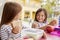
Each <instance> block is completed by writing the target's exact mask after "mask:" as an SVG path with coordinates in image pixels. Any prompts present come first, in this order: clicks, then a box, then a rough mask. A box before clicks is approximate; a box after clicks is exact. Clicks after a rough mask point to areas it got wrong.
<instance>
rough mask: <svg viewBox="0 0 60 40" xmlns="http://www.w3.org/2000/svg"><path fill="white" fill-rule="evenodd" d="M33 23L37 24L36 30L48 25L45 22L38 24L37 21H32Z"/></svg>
mask: <svg viewBox="0 0 60 40" xmlns="http://www.w3.org/2000/svg"><path fill="white" fill-rule="evenodd" d="M33 23H37V24H38V26H37V27H36V28H41V27H44V26H46V25H47V24H48V22H45V23H40V22H37V21H34V22H33Z"/></svg>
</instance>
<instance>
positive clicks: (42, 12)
mask: <svg viewBox="0 0 60 40" xmlns="http://www.w3.org/2000/svg"><path fill="white" fill-rule="evenodd" d="M37 14H39V15H45V13H44V11H41V12H38V13H37Z"/></svg>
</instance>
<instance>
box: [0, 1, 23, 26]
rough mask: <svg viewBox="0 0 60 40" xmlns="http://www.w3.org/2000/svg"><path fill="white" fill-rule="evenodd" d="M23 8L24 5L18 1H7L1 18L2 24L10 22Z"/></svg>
mask: <svg viewBox="0 0 60 40" xmlns="http://www.w3.org/2000/svg"><path fill="white" fill-rule="evenodd" d="M21 10H22V7H21V6H20V5H19V4H17V3H14V2H7V3H5V5H4V8H3V13H2V18H1V25H3V24H8V23H10V22H11V21H12V20H13V19H14V18H15V16H16V15H17V14H18V13H19V12H20V11H21ZM1 25H0V27H1Z"/></svg>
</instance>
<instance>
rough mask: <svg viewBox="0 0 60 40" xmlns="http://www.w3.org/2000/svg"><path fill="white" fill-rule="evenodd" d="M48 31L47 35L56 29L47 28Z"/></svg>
mask: <svg viewBox="0 0 60 40" xmlns="http://www.w3.org/2000/svg"><path fill="white" fill-rule="evenodd" d="M46 31H47V33H51V32H52V31H54V29H53V28H52V27H50V26H48V27H47V28H46Z"/></svg>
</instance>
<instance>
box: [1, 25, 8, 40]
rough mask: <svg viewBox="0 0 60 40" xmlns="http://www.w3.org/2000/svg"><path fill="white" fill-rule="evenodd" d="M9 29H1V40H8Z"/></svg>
mask: <svg viewBox="0 0 60 40" xmlns="http://www.w3.org/2000/svg"><path fill="white" fill-rule="evenodd" d="M7 29H9V28H7V27H5V26H4V27H3V26H2V28H1V40H8V30H7Z"/></svg>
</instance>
